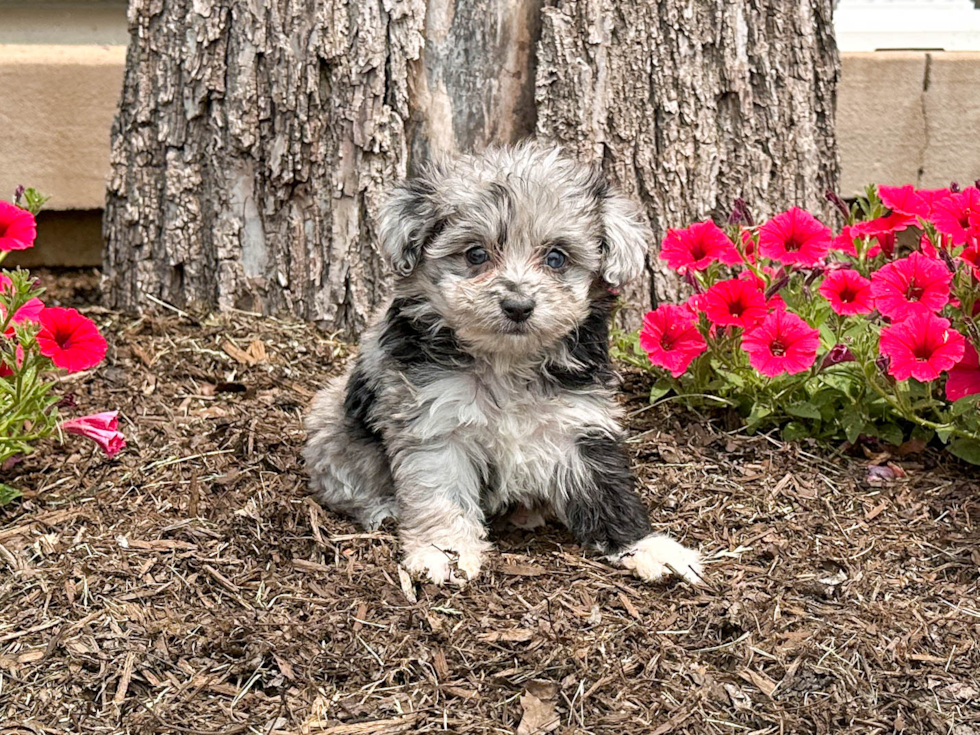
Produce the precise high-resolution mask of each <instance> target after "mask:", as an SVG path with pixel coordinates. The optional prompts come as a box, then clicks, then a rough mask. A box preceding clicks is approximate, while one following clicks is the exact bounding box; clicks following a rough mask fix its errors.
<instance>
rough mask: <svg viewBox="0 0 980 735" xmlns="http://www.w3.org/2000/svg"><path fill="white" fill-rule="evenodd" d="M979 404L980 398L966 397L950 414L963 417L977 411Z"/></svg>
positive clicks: (956, 403)
mask: <svg viewBox="0 0 980 735" xmlns="http://www.w3.org/2000/svg"><path fill="white" fill-rule="evenodd" d="M978 402H980V396H964V397H963V398H961V399H960V400H958V401H956V402H955V403H954V404H953V406H952V408H951V409H950V413H951V414H952V415H953V416H962V415H963V414H965V413H967V412H969V411H977V403H978Z"/></svg>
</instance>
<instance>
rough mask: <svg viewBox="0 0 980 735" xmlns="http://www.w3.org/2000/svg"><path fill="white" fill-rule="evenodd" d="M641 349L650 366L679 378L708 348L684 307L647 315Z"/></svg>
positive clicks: (666, 306)
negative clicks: (648, 359)
mask: <svg viewBox="0 0 980 735" xmlns="http://www.w3.org/2000/svg"><path fill="white" fill-rule="evenodd" d="M640 346H641V347H642V348H643V349H644V350H645V351H646V353H647V355H648V356H649V357H650V362H652V363H653V364H654V365H659V366H660V367H662V368H665V369H667V370H669V371H670V374H671V375H673V376H674V377H675V378H677V377H680V376H681V375H683V374H684V372H685V371H686V370H687V368H688V366H689V365H690V364H691V362H693V361H694V358H696V357H697V356H698V355H700V354H701V353H702V352H704V351H705V350H706V349H708V344H707V342H705V340H704V337H702V336H701V333H700V332H699V331H698V320H697V317H696V316H695V314H694V313H693V312H692V311H691V310H690V309H688V308H687V307H684V306H677V305H676V304H663V305H661V306H658V307H657V309H656V310H655V311H651V312H647V315H646V316H645V317H643V327H642V328H641V329H640Z"/></svg>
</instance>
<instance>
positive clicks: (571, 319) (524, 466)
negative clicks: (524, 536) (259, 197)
mask: <svg viewBox="0 0 980 735" xmlns="http://www.w3.org/2000/svg"><path fill="white" fill-rule="evenodd" d="M649 239H650V232H649V231H648V229H647V228H646V227H645V226H644V225H643V224H642V222H641V218H640V216H639V214H638V210H637V208H636V207H635V206H634V205H633V204H632V203H631V202H630V201H629V200H628V199H626V198H625V197H624V196H622V195H620V194H618V193H616V192H614V191H613V190H611V189H610V187H609V186H608V185H607V184H606V182H605V180H604V179H603V177H602V175H601V173H600V172H599V171H598V170H597V169H595V168H590V167H586V166H583V165H581V164H579V163H576V162H574V161H572V160H570V159H568V158H566V157H563V156H562V155H561V153H560V152H559V151H558V150H557V149H554V148H550V147H545V146H543V145H540V144H536V143H529V144H524V145H521V146H519V147H513V148H501V149H493V150H489V151H487V152H486V153H484V154H482V155H478V156H466V157H462V158H459V159H456V160H453V161H444V162H441V163H438V164H435V165H433V166H431V167H430V168H428V169H427V170H426V171H425V172H424V173H423V174H422V175H420V176H419V177H417V178H414V179H409V180H407V181H405V182H403V183H402V184H400V185H399V186H397V187H396V188H395V190H394V192H393V194H392V196H391V197H390V199H389V200H388V202H387V204H386V205H385V207H384V209H383V211H382V216H381V240H382V243H381V245H382V251H383V254H384V257H385V258H386V260H387V261H388V262H389V264H390V266H391V268H392V269H393V270H394V272H395V274H396V275H397V282H396V284H395V287H394V298H393V300H392V301H391V302H390V304H388V305H387V306H386V307H385V308H384V310H383V315H382V316H381V317H380V320H379V321H378V322H377V323H376V324H375V325H374V326H373V327H372V328H371V329H370V330H369V331H368V332H367V333H366V334H365V336H364V338H363V340H362V344H361V350H360V354H359V356H358V357H357V359H356V360H355V361H354V363H353V365H352V366H351V368H350V369H349V370H348V372H347V373H346V374H345V375H343V376H341V377H340V378H339V379H338V380H336V381H335V382H334V383H333V384H331V385H330V386H328V387H327V388H326V389H324V390H323V391H321V392H320V393H319V394H318V395H317V397H316V399H315V402H314V405H313V408H312V411H311V413H310V415H309V417H308V420H307V429H308V433H309V439H308V443H307V446H306V449H305V451H304V457H305V459H306V463H307V466H308V468H309V471H310V475H311V478H312V487H313V491H314V492H315V494H316V496H317V498H318V499H319V500H320V501H321V502H322V503H323V504H324V505H326V506H327V507H328V508H331V509H333V510H336V511H339V512H343V513H347V514H350V515H352V516H354V518H356V519H357V520H358V521H359V522H360V523H361V524H362V525H364V526H365V527H366V528H369V529H373V528H376V527H377V526H378V525H379V524H380V523H381V522H382V521H383V520H384V519H385V518H388V517H393V518H396V519H397V520H398V522H399V532H400V537H401V542H402V544H403V546H404V551H405V560H404V563H405V565H406V567H407V568H408V569H409V570H410V571H413V572H416V573H422V574H427V575H428V577H429V578H430V579H432V581H434V582H436V583H437V584H443V583H445V582H453V583H462V582H463V577H462V576H460V575H459V574H457V570H458V571H461V572H462V573H463V574H465V576H466V577H468V578H469V579H473V578H474V577H476V575H477V574H478V573H479V571H480V567H481V565H482V564H483V560H484V555H485V554H486V552H487V550H488V549H489V548H490V544H489V543H488V541H487V520H488V518H490V517H492V516H494V515H497V514H501V513H505V512H515V511H516V512H515V515H514V516H513V518H517V519H520V523H521V525H523V526H524V527H534V526H535V525H540V524H541V523H543V522H544V518H545V517H556V518H557V519H558V520H559V521H561V522H562V523H564V524H565V525H566V526H567V527H568V528H569V529H570V530H571V531H572V533H573V534H574V535H575V536H576V537H577V539H578V540H579V541H580V542H581V543H582V544H583V545H585V546H587V547H591V548H593V549H595V550H597V551H599V552H600V553H602V554H604V555H605V556H606V558H607V559H609V560H611V561H613V562H615V563H617V564H620V565H622V566H623V567H626V568H628V569H632V570H633V571H634V572H635V573H636V574H637V575H638V576H639V577H642V578H643V579H645V580H651V581H652V580H656V579H659V578H660V577H662V576H663V575H665V574H666V573H668V571H674V572H676V573H677V574H679V575H681V576H682V577H684V578H685V579H687V580H688V581H690V582H697V581H698V579H699V577H700V573H701V565H700V560H699V556H698V553H697V552H696V551H693V550H691V549H687V548H685V547H683V546H681V545H680V544H678V543H677V542H676V541H673V540H671V539H669V538H667V537H666V536H661V535H657V534H653V533H651V529H650V522H649V520H648V517H647V511H646V508H644V506H643V504H642V502H641V500H640V498H639V496H638V495H637V492H636V488H635V486H636V481H635V479H634V477H633V474H632V472H631V471H630V466H629V459H628V456H627V454H626V451H625V449H624V446H623V443H622V430H621V429H620V425H619V419H620V411H619V409H618V407H617V404H616V403H615V401H614V399H613V386H614V377H615V376H614V373H613V371H612V367H611V365H610V361H609V352H608V323H609V317H610V312H611V311H612V309H613V306H614V303H615V296H614V294H613V290H614V289H616V288H619V287H621V286H622V285H624V284H625V283H627V282H628V281H630V280H631V279H633V278H635V277H636V276H638V275H639V274H640V272H641V269H642V268H643V263H644V254H645V252H646V244H647V242H648V241H649ZM454 565H455V568H454Z"/></svg>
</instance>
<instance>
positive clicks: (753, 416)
mask: <svg viewBox="0 0 980 735" xmlns="http://www.w3.org/2000/svg"><path fill="white" fill-rule="evenodd" d="M771 413H772V409H771V408H769V406H766V405H765V404H762V403H756V404H754V405H753V406H752V410H751V411H750V412H749V417H748V418H747V419H746V424H748V426H749V427H752V426H756V425H758V424H759V422H761V421H762V420H763V419H764V418H765V417H766V416H768V415H769V414H771Z"/></svg>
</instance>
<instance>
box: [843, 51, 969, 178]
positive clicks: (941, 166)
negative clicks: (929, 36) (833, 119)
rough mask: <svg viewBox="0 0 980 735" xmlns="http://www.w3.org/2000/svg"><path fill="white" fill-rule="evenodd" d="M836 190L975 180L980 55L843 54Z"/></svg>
mask: <svg viewBox="0 0 980 735" xmlns="http://www.w3.org/2000/svg"><path fill="white" fill-rule="evenodd" d="M842 62H843V69H842V73H841V85H840V90H839V96H838V103H837V135H838V140H839V142H840V153H841V166H842V171H841V174H842V177H841V189H842V193H843V194H844V195H845V196H853V195H856V194H859V193H861V191H862V190H863V188H864V186H865V185H866V184H869V183H878V184H890V185H900V184H909V183H911V184H915V185H917V186H920V187H929V188H932V187H940V186H947V185H948V184H949V183H950V181H958V182H960V183H963V184H967V183H972V182H973V181H975V180H976V179H978V178H980V132H978V131H980V52H957V53H945V52H909V51H884V52H875V53H849V54H844V55H843V59H842Z"/></svg>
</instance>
